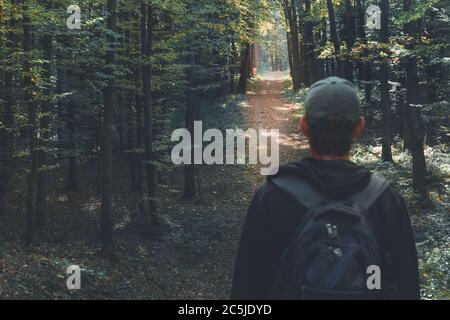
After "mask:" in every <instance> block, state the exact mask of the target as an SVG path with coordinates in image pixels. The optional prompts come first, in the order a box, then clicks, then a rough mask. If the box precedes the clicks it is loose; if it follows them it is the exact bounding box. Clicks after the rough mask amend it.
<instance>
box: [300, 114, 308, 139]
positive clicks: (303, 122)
mask: <svg viewBox="0 0 450 320" xmlns="http://www.w3.org/2000/svg"><path fill="white" fill-rule="evenodd" d="M300 128H301V129H302V132H303V134H304V135H305V136H307V137H308V138H309V125H308V122H307V121H306V118H305V117H301V118H300Z"/></svg>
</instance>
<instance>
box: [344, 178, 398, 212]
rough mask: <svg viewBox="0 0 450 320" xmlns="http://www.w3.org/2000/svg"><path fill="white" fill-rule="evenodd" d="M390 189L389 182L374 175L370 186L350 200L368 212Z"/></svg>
mask: <svg viewBox="0 0 450 320" xmlns="http://www.w3.org/2000/svg"><path fill="white" fill-rule="evenodd" d="M388 187H389V182H387V181H386V180H385V179H383V178H381V177H379V176H377V175H375V174H372V175H371V177H370V181H369V184H368V185H367V186H366V187H365V188H364V189H363V190H361V191H360V192H358V193H355V194H353V195H352V196H351V197H350V198H349V199H348V200H350V201H352V202H354V203H356V204H357V205H358V206H359V207H360V208H361V209H362V211H367V210H368V209H370V207H372V205H374V204H375V202H376V201H377V200H378V198H379V197H380V196H381V195H382V194H383V193H384V191H385V190H386V189H387V188H388Z"/></svg>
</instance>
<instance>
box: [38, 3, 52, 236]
mask: <svg viewBox="0 0 450 320" xmlns="http://www.w3.org/2000/svg"><path fill="white" fill-rule="evenodd" d="M47 8H48V9H51V8H52V3H51V2H49V3H48V4H47ZM52 41H53V39H52V36H51V35H50V34H47V35H45V36H44V38H43V40H42V46H43V53H44V59H45V60H46V61H47V62H46V64H45V66H44V79H45V81H46V82H47V84H46V87H45V89H44V92H43V94H44V96H45V97H46V100H45V101H44V102H43V103H42V113H43V116H42V118H41V133H40V139H39V140H38V142H39V156H38V158H39V172H38V177H37V179H38V181H37V199H36V218H37V220H36V222H37V226H38V227H43V226H45V225H46V224H47V193H48V169H47V166H48V163H47V142H48V139H49V136H50V135H49V125H50V116H49V112H50V104H51V97H50V95H51V92H52V90H51V65H52V58H53V53H52V49H53V48H52Z"/></svg>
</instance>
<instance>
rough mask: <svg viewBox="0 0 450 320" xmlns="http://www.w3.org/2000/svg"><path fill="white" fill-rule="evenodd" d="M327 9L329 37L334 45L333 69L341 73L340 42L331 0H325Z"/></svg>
mask: <svg viewBox="0 0 450 320" xmlns="http://www.w3.org/2000/svg"><path fill="white" fill-rule="evenodd" d="M327 9H328V18H329V20H330V37H331V42H332V43H333V47H334V54H335V66H334V70H335V73H336V75H339V76H340V75H341V62H340V59H339V54H340V50H341V48H340V44H339V36H338V33H337V27H336V17H335V14H334V5H333V1H332V0H327Z"/></svg>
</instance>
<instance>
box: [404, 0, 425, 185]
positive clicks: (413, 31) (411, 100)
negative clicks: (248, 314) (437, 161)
mask: <svg viewBox="0 0 450 320" xmlns="http://www.w3.org/2000/svg"><path fill="white" fill-rule="evenodd" d="M413 3H414V1H413V0H403V10H404V12H405V13H406V12H408V11H409V10H411V7H412V5H413ZM417 29H418V28H417V22H410V23H408V24H407V25H405V30H404V31H405V34H406V35H409V36H411V37H417V36H418V30H417ZM412 48H413V45H412V44H410V45H408V46H407V49H412ZM406 90H407V98H406V114H405V117H406V118H407V121H406V123H407V129H408V130H409V133H408V136H409V138H410V150H411V154H412V158H413V161H412V162H413V168H412V171H413V186H414V189H416V190H417V191H419V192H424V191H425V187H426V180H425V176H426V170H427V169H426V160H425V155H424V146H423V145H424V137H425V130H424V125H423V120H422V117H421V112H420V108H418V105H419V103H420V102H421V99H420V97H419V94H420V90H419V77H418V72H417V58H416V57H415V56H413V55H409V56H407V57H406Z"/></svg>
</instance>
